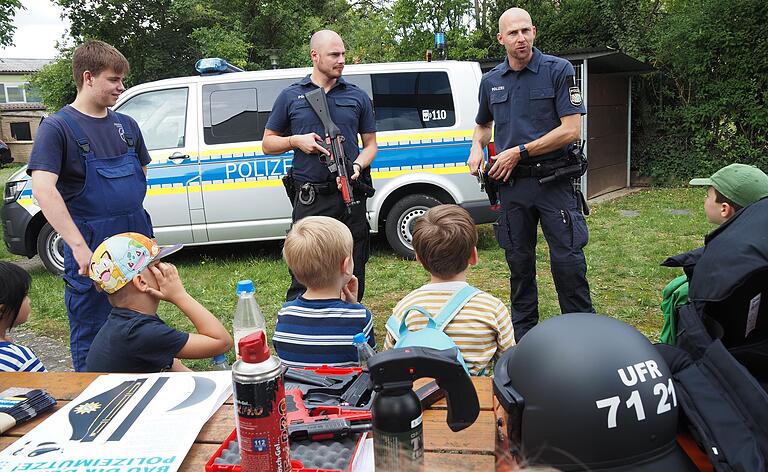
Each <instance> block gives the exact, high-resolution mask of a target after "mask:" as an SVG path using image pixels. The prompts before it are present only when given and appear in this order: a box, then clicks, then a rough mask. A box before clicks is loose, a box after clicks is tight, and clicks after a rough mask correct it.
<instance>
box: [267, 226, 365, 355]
mask: <svg viewBox="0 0 768 472" xmlns="http://www.w3.org/2000/svg"><path fill="white" fill-rule="evenodd" d="M352 247H353V240H352V233H351V232H350V231H349V228H347V226H346V225H344V224H343V223H341V222H340V221H338V220H336V219H334V218H330V217H327V216H308V217H306V218H303V219H301V220H299V221H297V222H296V223H294V225H293V227H292V228H291V231H290V232H289V233H288V236H287V237H286V238H285V245H284V247H283V257H284V258H285V262H286V263H287V264H288V268H289V269H290V270H291V273H293V275H294V276H295V277H296V279H297V280H298V281H299V282H301V283H302V284H303V285H305V286H306V287H307V290H306V292H304V293H303V294H302V295H301V296H299V297H298V298H296V299H295V300H291V301H289V302H286V303H285V304H284V305H283V307H282V308H281V309H280V311H279V312H278V313H277V325H276V326H275V334H274V336H273V337H272V343H273V345H274V346H275V351H276V352H277V355H278V357H280V360H282V361H283V363H284V364H286V365H288V366H295V367H313V366H321V365H328V366H337V367H338V366H350V365H355V364H357V360H358V359H357V349H356V348H355V346H354V344H353V343H352V337H353V336H354V335H355V334H357V333H365V335H366V337H367V338H368V343H369V344H370V345H371V347H376V340H375V337H374V333H373V316H372V315H371V312H370V311H368V309H367V308H365V307H364V306H363V305H361V304H360V303H357V277H355V276H354V275H353V271H354V269H355V267H354V261H353V259H352Z"/></svg>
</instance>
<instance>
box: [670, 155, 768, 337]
mask: <svg viewBox="0 0 768 472" xmlns="http://www.w3.org/2000/svg"><path fill="white" fill-rule="evenodd" d="M689 184H690V185H707V186H709V188H707V198H706V199H705V200H704V213H705V214H706V215H707V220H708V221H709V222H710V223H713V224H716V225H718V226H719V225H721V224H723V223H725V222H726V221H728V220H729V219H731V217H732V216H733V215H735V214H736V213H737V212H738V211H739V210H741V209H742V208H745V207H747V206H749V205H751V204H753V203H755V202H757V201H758V200H761V199H763V198H765V197H768V175H766V174H765V172H763V171H762V170H760V169H759V168H757V167H755V166H750V165H746V164H731V165H728V166H725V167H723V168H722V169H720V170H718V171H717V172H715V173H714V174H712V176H711V177H708V178H699V179H693V180H691V181H690V182H689ZM703 250H704V248H698V249H694V250H693V251H689V252H686V253H683V254H679V255H677V256H673V257H670V258H668V259H667V260H666V261H664V262H663V263H662V265H663V266H667V267H683V269H684V270H685V274H684V275H681V276H679V277H676V278H674V279H672V281H670V282H669V283H668V284H667V286H666V287H664V289H663V290H662V291H661V296H662V302H661V311H662V312H663V313H664V325H663V326H662V328H661V334H660V335H659V341H660V342H662V343H665V344H672V345H674V344H675V343H676V338H677V336H676V326H675V325H676V323H675V320H676V318H675V316H674V314H675V313H676V312H677V309H678V307H680V306H682V305H684V304H686V303H687V302H688V280H689V278H690V276H691V274H692V273H693V268H694V266H695V265H696V262H697V261H698V259H699V257H700V256H701V253H702V252H703Z"/></svg>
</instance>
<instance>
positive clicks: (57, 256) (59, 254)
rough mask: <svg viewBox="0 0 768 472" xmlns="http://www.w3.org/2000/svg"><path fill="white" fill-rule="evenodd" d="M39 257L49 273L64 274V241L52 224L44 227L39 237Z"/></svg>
mask: <svg viewBox="0 0 768 472" xmlns="http://www.w3.org/2000/svg"><path fill="white" fill-rule="evenodd" d="M37 255H38V256H40V260H41V261H43V265H44V266H45V268H46V269H48V272H50V273H52V274H54V275H62V274H64V239H63V238H62V237H61V236H60V235H59V233H57V232H56V230H55V229H53V226H51V224H50V223H46V224H45V225H43V228H42V229H41V230H40V234H38V235H37Z"/></svg>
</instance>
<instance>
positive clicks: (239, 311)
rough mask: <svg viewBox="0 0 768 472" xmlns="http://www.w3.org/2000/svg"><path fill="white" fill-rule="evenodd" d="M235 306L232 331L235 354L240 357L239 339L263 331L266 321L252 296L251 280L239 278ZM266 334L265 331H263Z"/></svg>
mask: <svg viewBox="0 0 768 472" xmlns="http://www.w3.org/2000/svg"><path fill="white" fill-rule="evenodd" d="M237 296H238V300H237V308H235V316H234V317H233V323H232V324H233V326H232V328H233V331H234V335H235V336H234V337H235V354H236V355H237V358H238V359H239V358H240V346H239V341H240V339H242V338H244V337H245V336H248V335H249V334H253V333H257V332H259V331H265V327H266V322H265V321H264V315H262V314H261V308H259V304H258V303H256V298H254V289H253V281H252V280H241V281H239V282H238V283H237ZM265 334H266V331H265Z"/></svg>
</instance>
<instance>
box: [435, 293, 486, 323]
mask: <svg viewBox="0 0 768 472" xmlns="http://www.w3.org/2000/svg"><path fill="white" fill-rule="evenodd" d="M478 292H480V290H479V289H477V288H475V287H473V286H471V285H467V286H466V287H464V288H462V289H461V290H459V291H458V292H456V293H455V294H454V295H453V297H451V299H450V300H448V301H447V302H446V303H445V306H444V307H443V309H442V310H440V313H438V314H437V316H436V317H435V324H436V325H437V329H438V330H440V331H443V330H444V329H445V327H446V326H448V323H450V322H451V320H453V318H454V317H455V316H456V315H457V314H458V313H459V312H460V311H461V309H462V308H464V305H466V304H467V302H469V301H470V300H471V299H472V297H474V296H475V295H476V294H477V293H478Z"/></svg>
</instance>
